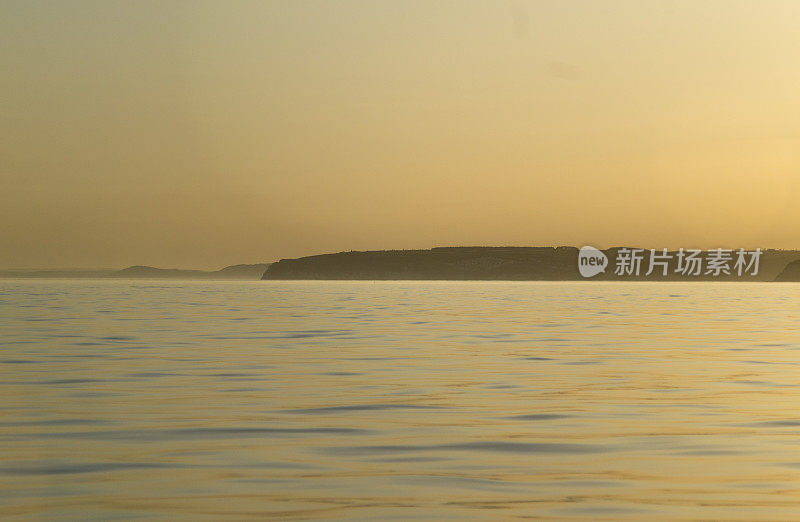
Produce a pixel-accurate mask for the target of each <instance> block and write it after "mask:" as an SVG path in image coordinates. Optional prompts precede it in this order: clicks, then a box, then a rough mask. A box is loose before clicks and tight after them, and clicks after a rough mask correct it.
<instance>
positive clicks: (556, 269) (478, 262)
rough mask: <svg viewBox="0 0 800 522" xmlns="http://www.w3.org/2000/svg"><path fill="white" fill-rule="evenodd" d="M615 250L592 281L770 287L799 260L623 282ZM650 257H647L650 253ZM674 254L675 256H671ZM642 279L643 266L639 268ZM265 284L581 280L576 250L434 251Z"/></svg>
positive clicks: (275, 267)
mask: <svg viewBox="0 0 800 522" xmlns="http://www.w3.org/2000/svg"><path fill="white" fill-rule="evenodd" d="M618 250H619V247H617V248H611V249H607V250H605V251H604V253H605V254H606V255H607V256H608V258H609V260H610V264H611V266H609V267H608V269H607V270H606V272H605V273H604V274H599V275H598V276H596V277H594V278H592V280H600V281H602V280H606V281H608V280H653V281H676V280H685V281H698V280H699V281H702V280H715V281H725V280H747V281H772V280H774V279H775V278H776V277H777V276H778V274H780V273H781V271H782V270H783V269H784V268H785V267H786V266H787V264H789V263H791V262H793V261H796V260H800V251H797V250H765V251H764V253H763V254H762V256H761V260H760V269H759V273H758V275H757V276H755V277H752V276H745V277H742V278H738V277H736V276H735V275H730V276H725V275H721V276H719V277H712V276H710V275H708V276H707V275H701V276H697V277H694V276H684V275H681V274H679V273H675V271H674V269H675V262H674V261H673V264H672V265H670V267H669V270H668V275H666V276H663V275H661V272H657V273H654V274H652V275H651V276H649V277H645V276H644V275H640V276H639V277H630V276H628V277H623V276H617V275H615V274H614V269H615V266H614V260H615V259H616V257H617V256H616V253H617V251H618ZM648 254H649V252H648ZM673 254H674V253H673ZM642 265H643V269H642V274H644V273H645V272H646V271H647V268H648V267H647V261H645V262H643V263H642ZM263 279H362V280H395V279H400V280H510V281H526V280H527V281H536V280H540V281H570V280H583V278H582V277H581V275H580V273H579V272H578V249H577V248H575V247H563V246H562V247H437V248H432V249H430V250H378V251H367V252H339V253H335V254H322V255H316V256H308V257H301V258H298V259H281V260H280V261H278V262H277V263H273V264H272V265H270V266H269V268H268V269H267V271H266V272H265V273H264V276H263Z"/></svg>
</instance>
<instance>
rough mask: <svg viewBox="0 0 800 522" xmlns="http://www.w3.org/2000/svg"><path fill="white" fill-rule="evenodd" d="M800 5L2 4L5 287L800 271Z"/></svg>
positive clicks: (0, 209)
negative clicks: (600, 256) (316, 269)
mask: <svg viewBox="0 0 800 522" xmlns="http://www.w3.org/2000/svg"><path fill="white" fill-rule="evenodd" d="M798 20H800V3H798V2H791V1H770V2H763V3H755V2H712V1H708V2H690V1H683V2H636V1H610V2H602V3H601V2H589V1H564V2H552V3H544V2H526V1H522V0H518V1H514V0H510V1H504V2H490V1H472V0H465V1H441V2H404V1H384V2H375V1H367V0H361V1H341V2H325V1H299V0H293V1H273V2H255V1H254V2H244V1H241V2H232V3H230V2H228V3H218V2H206V1H196V2H182V1H176V2H169V3H163V2H156V1H142V2H120V1H74V2H68V3H67V2H55V1H10V0H0V29H2V31H0V42H2V46H0V64H2V66H3V69H4V71H6V74H4V76H3V80H2V83H1V85H2V87H0V92H2V95H3V99H4V102H3V104H2V105H0V114H2V123H0V136H1V137H2V139H0V156H2V158H3V163H2V170H1V171H0V177H1V178H2V183H1V184H0V185H1V187H2V190H1V191H0V202H2V204H0V268H2V269H17V268H40V269H41V268H91V269H96V268H108V267H111V268H122V267H126V266H130V265H149V266H156V267H160V268H173V267H175V268H188V269H211V270H216V269H219V268H222V267H224V266H228V265H234V264H240V263H260V262H272V261H277V260H278V259H281V258H295V257H301V256H305V255H313V254H322V253H328V252H338V251H346V250H382V249H425V248H431V247H435V246H459V245H465V246H473V245H479V246H480V245H485V246H548V245H552V246H558V245H570V246H578V247H579V246H582V245H585V244H589V245H593V246H597V247H600V248H606V247H611V246H620V245H643V246H648V247H650V248H664V247H667V248H670V249H676V248H680V247H684V248H690V247H697V248H704V249H707V248H717V247H726V248H739V247H746V248H755V247H761V248H778V249H800V244H798V240H797V239H796V233H795V231H794V226H795V224H796V223H798V222H800V206H798V205H797V204H796V195H797V194H798V193H800V176H798V175H797V172H798V169H800V155H799V154H798V153H797V150H799V149H800V147H798V145H799V144H798V141H800V118H797V115H798V114H800V100H799V99H798V97H797V94H796V93H797V92H798V89H800V69H799V68H798V67H797V65H796V64H797V63H798V62H800V39H798V38H797V36H796V26H797V21H798Z"/></svg>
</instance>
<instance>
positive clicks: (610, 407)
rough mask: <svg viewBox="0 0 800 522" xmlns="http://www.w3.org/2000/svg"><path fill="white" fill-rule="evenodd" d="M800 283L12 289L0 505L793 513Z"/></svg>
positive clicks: (48, 284) (399, 512) (1, 315)
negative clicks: (798, 284)
mask: <svg viewBox="0 0 800 522" xmlns="http://www.w3.org/2000/svg"><path fill="white" fill-rule="evenodd" d="M798 305H800V286H797V285H793V284H766V283H761V284H758V283H753V284H750V283H677V282H674V283H644V282H638V283H613V282H609V283H599V282H595V283H589V282H564V283H562V282H542V283H540V282H519V283H518V282H508V283H507V282H375V283H373V282H290V281H271V282H266V281H265V282H260V281H253V282H210V281H203V282H199V281H198V282H192V281H107V280H97V281H86V280H0V325H1V326H0V328H2V336H1V337H0V343H1V344H0V397H2V403H0V492H2V495H0V514H2V515H3V516H4V517H14V516H16V517H19V518H20V519H95V520H109V519H129V518H161V519H164V518H169V519H186V520H202V519H209V520H211V519H214V520H217V519H247V518H253V519H263V518H269V517H274V518H276V519H315V518H319V519H345V518H358V519H396V520H407V519H413V518H418V519H433V518H436V519H447V518H450V519H454V520H465V519H497V518H509V519H513V518H527V517H540V518H544V519H581V518H593V519H604V518H605V519H609V520H619V519H626V518H628V519H631V520H638V519H642V518H644V517H647V518H653V517H661V518H670V519H681V518H683V519H728V520H732V519H782V520H787V519H792V518H797V517H798V516H800V306H798Z"/></svg>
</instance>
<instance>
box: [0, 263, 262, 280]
mask: <svg viewBox="0 0 800 522" xmlns="http://www.w3.org/2000/svg"><path fill="white" fill-rule="evenodd" d="M268 266H269V263H259V264H253V265H232V266H226V267H225V268H223V269H221V270H212V271H206V270H184V269H179V268H155V267H152V266H142V265H135V266H130V267H128V268H124V269H122V270H80V269H54V270H0V277H7V278H70V279H73V278H80V279H97V278H117V279H255V280H257V279H261V276H262V275H263V274H264V272H265V271H266V270H267V267H268Z"/></svg>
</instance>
